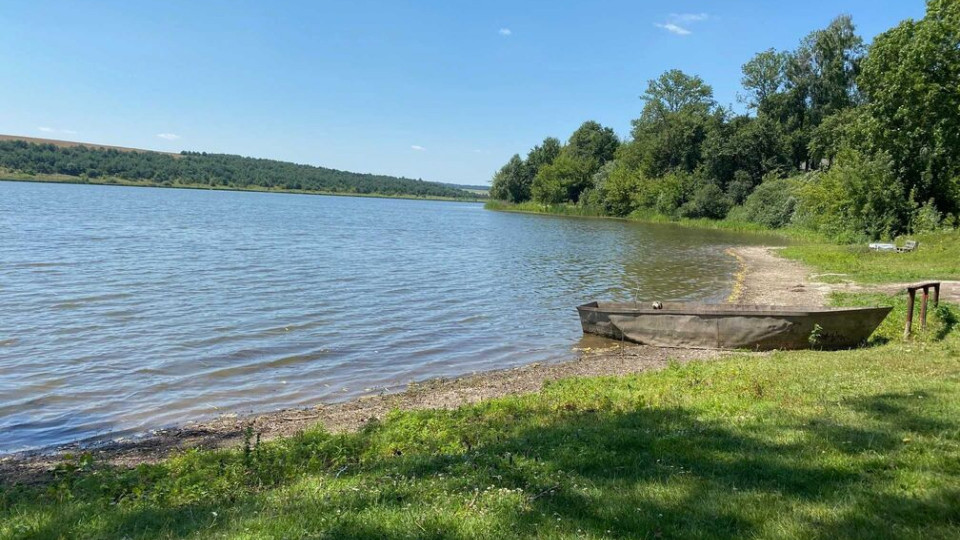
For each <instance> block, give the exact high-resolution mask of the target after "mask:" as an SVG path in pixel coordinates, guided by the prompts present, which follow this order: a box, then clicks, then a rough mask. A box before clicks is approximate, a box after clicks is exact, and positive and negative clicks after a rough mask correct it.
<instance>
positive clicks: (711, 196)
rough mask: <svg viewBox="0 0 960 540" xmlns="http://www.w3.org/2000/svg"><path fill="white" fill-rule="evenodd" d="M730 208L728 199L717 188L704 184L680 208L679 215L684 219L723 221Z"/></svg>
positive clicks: (714, 185) (713, 185)
mask: <svg viewBox="0 0 960 540" xmlns="http://www.w3.org/2000/svg"><path fill="white" fill-rule="evenodd" d="M730 206H731V203H730V199H729V198H727V196H726V195H725V194H724V193H723V190H721V189H720V187H719V186H717V185H716V184H704V185H703V186H700V187H699V188H697V190H696V191H695V192H694V193H693V197H691V198H690V200H689V201H687V202H686V203H684V204H683V206H681V207H680V215H681V216H682V217H686V218H711V219H723V218H724V217H725V216H726V215H727V212H728V211H730Z"/></svg>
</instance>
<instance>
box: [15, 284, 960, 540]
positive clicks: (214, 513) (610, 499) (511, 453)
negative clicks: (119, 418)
mask: <svg viewBox="0 0 960 540" xmlns="http://www.w3.org/2000/svg"><path fill="white" fill-rule="evenodd" d="M839 300H840V301H842V302H843V303H845V304H850V303H855V302H862V303H874V302H876V301H877V300H884V301H885V299H883V298H880V297H867V296H855V297H850V296H848V297H845V298H842V299H839ZM895 303H896V305H897V309H896V310H895V312H894V314H893V316H892V317H891V319H890V320H889V321H888V322H887V323H886V324H885V325H884V326H883V327H882V328H881V331H880V333H879V335H878V337H877V338H876V339H875V342H874V344H873V346H871V347H868V348H865V349H860V350H854V351H845V352H816V351H807V352H794V353H776V354H772V355H768V356H749V355H739V356H734V357H730V358H728V359H724V360H721V361H714V362H703V363H693V364H688V365H683V366H680V365H676V366H674V367H672V368H670V369H667V370H665V371H662V372H652V373H646V374H641V375H636V376H630V377H623V378H593V379H569V380H564V381H561V382H558V383H554V384H551V385H549V386H547V388H546V389H545V390H544V391H543V392H542V393H539V394H533V395H527V396H522V397H515V398H505V399H498V400H494V401H489V402H485V403H481V404H479V405H474V406H467V407H462V408H460V409H458V410H455V411H420V412H395V413H393V414H391V415H390V416H389V417H387V418H385V419H382V420H381V421H377V422H371V423H370V425H369V426H368V427H367V428H366V429H364V430H363V431H361V432H358V433H350V434H338V435H332V434H329V433H325V432H323V431H321V430H315V431H310V432H307V433H304V434H302V435H300V436H297V437H293V438H290V439H286V440H281V441H276V442H270V443H263V444H257V442H256V434H251V435H250V442H249V443H248V444H247V445H246V446H245V447H241V448H238V449H237V450H234V451H218V452H202V451H194V452H190V453H187V454H184V455H181V456H178V457H174V458H172V459H169V460H167V461H164V462H162V463H160V464H157V465H141V466H140V467H138V468H137V469H134V470H121V469H113V468H110V467H106V466H104V465H99V464H97V463H92V462H90V461H89V460H87V459H86V458H84V457H82V456H78V457H76V458H75V459H74V460H73V461H71V462H69V463H67V464H65V465H63V466H61V467H60V468H59V470H58V471H57V474H56V479H54V480H51V481H48V482H47V483H43V484H40V485H32V486H12V485H4V486H3V487H2V491H0V537H3V538H58V537H92V538H120V537H128V538H154V537H165V538H170V537H177V538H180V537H188V538H216V537H226V538H295V537H317V538H372V537H376V538H441V537H443V538H449V537H454V538H489V537H516V536H537V537H557V538H604V537H626V536H629V537H650V538H655V537H664V538H679V537H684V538H690V537H701V538H726V537H745V536H759V537H777V538H783V537H794V538H810V537H823V538H835V537H851V538H853V537H859V538H883V537H917V538H919V537H924V538H938V537H939V538H950V537H957V535H960V489H958V487H957V486H960V467H958V466H957V464H958V463H960V364H958V362H957V361H956V358H957V357H958V356H960V337H958V333H957V332H956V331H953V332H949V331H948V330H949V326H950V325H951V324H953V323H952V322H951V320H952V319H953V314H952V313H951V312H949V311H946V310H940V311H938V312H936V313H934V315H933V318H934V323H933V324H932V325H931V327H930V330H929V331H928V333H927V334H925V335H923V336H921V337H919V338H917V339H915V340H913V341H910V342H904V341H902V340H901V339H900V338H899V333H900V328H901V326H900V325H901V324H902V321H903V308H902V302H901V301H899V300H895Z"/></svg>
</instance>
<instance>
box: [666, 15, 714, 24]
mask: <svg viewBox="0 0 960 540" xmlns="http://www.w3.org/2000/svg"><path fill="white" fill-rule="evenodd" d="M709 18H710V15H707V14H706V13H671V14H670V20H671V21H674V22H684V23H691V22H700V21H705V20H707V19H709Z"/></svg>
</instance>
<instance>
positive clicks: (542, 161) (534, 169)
mask: <svg viewBox="0 0 960 540" xmlns="http://www.w3.org/2000/svg"><path fill="white" fill-rule="evenodd" d="M561 149H562V146H561V145H560V140H559V139H557V138H555V137H547V138H546V139H544V140H543V142H542V143H541V144H539V145H537V146H534V147H533V149H531V150H530V153H528V154H527V160H526V164H527V169H528V174H529V175H530V178H531V180H532V179H533V177H535V176H536V175H537V173H538V172H540V169H541V168H542V167H543V166H544V165H549V164H551V163H553V160H555V159H557V156H559V155H560V150H561Z"/></svg>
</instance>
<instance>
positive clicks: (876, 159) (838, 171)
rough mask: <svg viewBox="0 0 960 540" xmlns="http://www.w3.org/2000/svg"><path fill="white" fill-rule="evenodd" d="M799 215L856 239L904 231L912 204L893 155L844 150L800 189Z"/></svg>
mask: <svg viewBox="0 0 960 540" xmlns="http://www.w3.org/2000/svg"><path fill="white" fill-rule="evenodd" d="M797 196H798V199H799V205H798V207H797V217H796V219H797V221H798V222H799V223H800V224H802V225H805V226H807V227H809V228H811V229H815V230H819V231H821V232H823V233H826V234H828V235H830V236H833V237H836V238H841V239H846V240H856V239H858V238H860V237H867V238H871V239H876V238H889V237H893V236H896V235H897V234H900V233H901V232H903V231H904V230H905V228H906V225H907V223H908V221H909V214H910V210H911V205H910V203H909V198H908V196H907V193H906V192H905V191H904V186H903V184H902V183H901V182H900V180H899V179H898V178H897V177H896V175H895V174H894V169H893V164H892V160H891V159H890V158H889V156H886V155H883V154H880V155H876V156H870V155H866V154H862V153H860V152H856V151H852V150H847V151H844V152H841V153H840V155H839V156H838V157H837V162H836V163H835V164H834V165H833V166H832V167H831V168H830V169H829V170H828V171H827V172H825V173H821V174H819V175H818V176H814V177H813V178H812V179H811V180H810V181H807V182H805V183H804V184H803V185H802V186H801V187H800V188H799V189H798V190H797Z"/></svg>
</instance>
